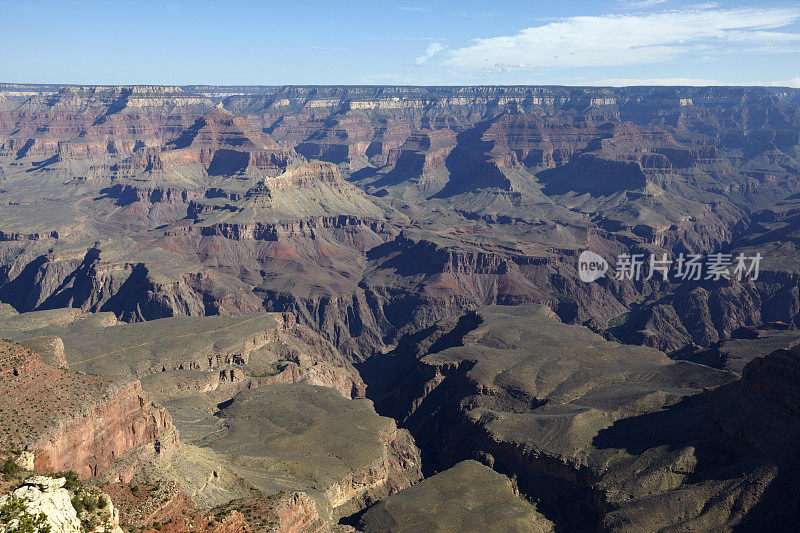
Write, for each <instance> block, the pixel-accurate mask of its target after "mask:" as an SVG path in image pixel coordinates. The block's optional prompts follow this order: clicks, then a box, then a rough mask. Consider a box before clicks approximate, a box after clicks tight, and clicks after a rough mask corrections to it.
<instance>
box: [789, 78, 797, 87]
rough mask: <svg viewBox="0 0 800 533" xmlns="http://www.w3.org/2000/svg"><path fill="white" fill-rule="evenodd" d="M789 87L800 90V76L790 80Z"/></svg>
mask: <svg viewBox="0 0 800 533" xmlns="http://www.w3.org/2000/svg"><path fill="white" fill-rule="evenodd" d="M789 87H794V88H795V89H800V76H798V77H796V78H792V79H790V80H789Z"/></svg>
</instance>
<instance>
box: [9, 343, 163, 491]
mask: <svg viewBox="0 0 800 533" xmlns="http://www.w3.org/2000/svg"><path fill="white" fill-rule="evenodd" d="M0 350H2V352H3V360H2V369H0V371H1V372H2V381H0V386H2V388H3V394H4V398H6V401H4V406H3V409H2V415H3V428H4V430H3V432H2V434H1V435H0V436H1V437H2V439H3V443H2V445H3V448H12V447H17V448H23V449H24V448H28V449H30V450H31V451H32V452H33V453H34V456H35V457H34V466H35V469H36V470H37V471H38V472H45V473H50V472H60V471H68V470H72V471H75V472H77V473H78V475H80V476H81V477H84V478H86V477H90V476H94V475H96V474H97V473H98V472H99V471H100V470H102V469H104V468H106V467H108V466H110V465H111V464H112V463H113V462H114V461H115V460H116V459H117V458H119V457H121V456H122V455H123V454H125V453H126V452H127V451H129V450H131V449H133V448H135V447H137V446H139V445H141V444H145V443H153V442H155V443H157V448H158V449H159V450H160V452H159V453H168V452H169V450H170V449H171V447H173V446H174V445H175V444H176V443H177V439H178V436H177V432H176V431H175V429H174V428H173V426H172V421H171V418H170V416H169V414H168V413H167V412H166V411H164V410H163V409H162V408H160V407H158V406H156V405H154V404H152V403H151V402H150V401H149V400H147V399H146V398H145V397H144V396H143V395H142V390H141V384H140V383H139V382H132V383H129V384H127V385H124V386H116V385H113V384H112V383H110V382H108V381H106V380H103V379H100V378H95V377H90V376H81V375H79V374H75V373H70V372H67V371H65V370H62V369H58V368H55V367H51V366H49V365H46V364H45V363H43V362H42V361H41V359H40V358H39V356H38V355H37V354H35V353H33V352H31V351H29V350H28V349H26V348H23V347H22V346H19V345H17V344H14V343H10V342H7V341H4V343H3V344H2V347H0Z"/></svg>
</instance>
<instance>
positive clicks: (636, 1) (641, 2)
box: [619, 0, 667, 9]
mask: <svg viewBox="0 0 800 533" xmlns="http://www.w3.org/2000/svg"><path fill="white" fill-rule="evenodd" d="M619 1H620V3H621V4H622V5H624V6H625V7H627V8H628V9H647V8H648V7H655V6H657V5H661V4H663V3H665V2H666V1H667V0H619Z"/></svg>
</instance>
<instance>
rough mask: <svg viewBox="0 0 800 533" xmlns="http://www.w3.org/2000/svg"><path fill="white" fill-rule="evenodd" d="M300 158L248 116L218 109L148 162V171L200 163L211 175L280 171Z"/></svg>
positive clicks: (197, 122) (185, 131)
mask: <svg viewBox="0 0 800 533" xmlns="http://www.w3.org/2000/svg"><path fill="white" fill-rule="evenodd" d="M299 159H300V158H299V157H298V156H297V154H295V152H294V150H292V149H290V148H284V147H281V146H280V145H278V143H276V142H275V141H273V140H272V139H271V138H270V136H269V135H268V134H266V133H261V132H259V131H258V130H256V129H255V128H254V127H253V126H251V125H250V124H248V123H247V121H246V120H245V119H243V118H241V117H235V116H233V115H231V114H230V113H228V112H227V111H224V110H222V109H219V108H215V109H213V110H212V111H211V112H209V113H207V114H206V115H203V116H202V117H199V118H198V119H197V120H196V121H195V123H194V124H193V125H192V126H191V127H189V128H187V129H186V130H184V131H183V132H182V133H181V135H180V136H179V137H178V138H177V139H175V140H174V141H172V142H171V143H169V144H168V145H167V146H166V147H165V149H164V150H163V151H161V152H159V153H158V154H157V155H156V156H155V158H154V159H153V160H151V161H149V162H148V170H166V169H169V168H171V167H175V166H178V165H182V164H200V165H202V166H203V167H204V168H205V171H206V172H207V173H208V174H209V175H210V176H222V175H226V176H229V175H233V174H237V173H244V172H246V171H247V170H248V169H253V168H254V169H259V170H264V171H267V172H277V171H278V170H280V169H284V168H286V166H287V165H289V164H290V163H292V162H294V161H297V160H299Z"/></svg>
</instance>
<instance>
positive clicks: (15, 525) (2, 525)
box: [0, 496, 51, 533]
mask: <svg viewBox="0 0 800 533" xmlns="http://www.w3.org/2000/svg"><path fill="white" fill-rule="evenodd" d="M50 530H51V528H50V525H49V524H48V523H47V517H46V516H45V515H44V513H39V514H37V515H32V514H31V513H29V512H28V510H27V508H26V507H25V503H24V502H23V501H22V500H20V499H19V498H17V497H15V496H11V497H10V498H8V500H6V502H5V503H4V504H3V505H2V506H0V533H50Z"/></svg>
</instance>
